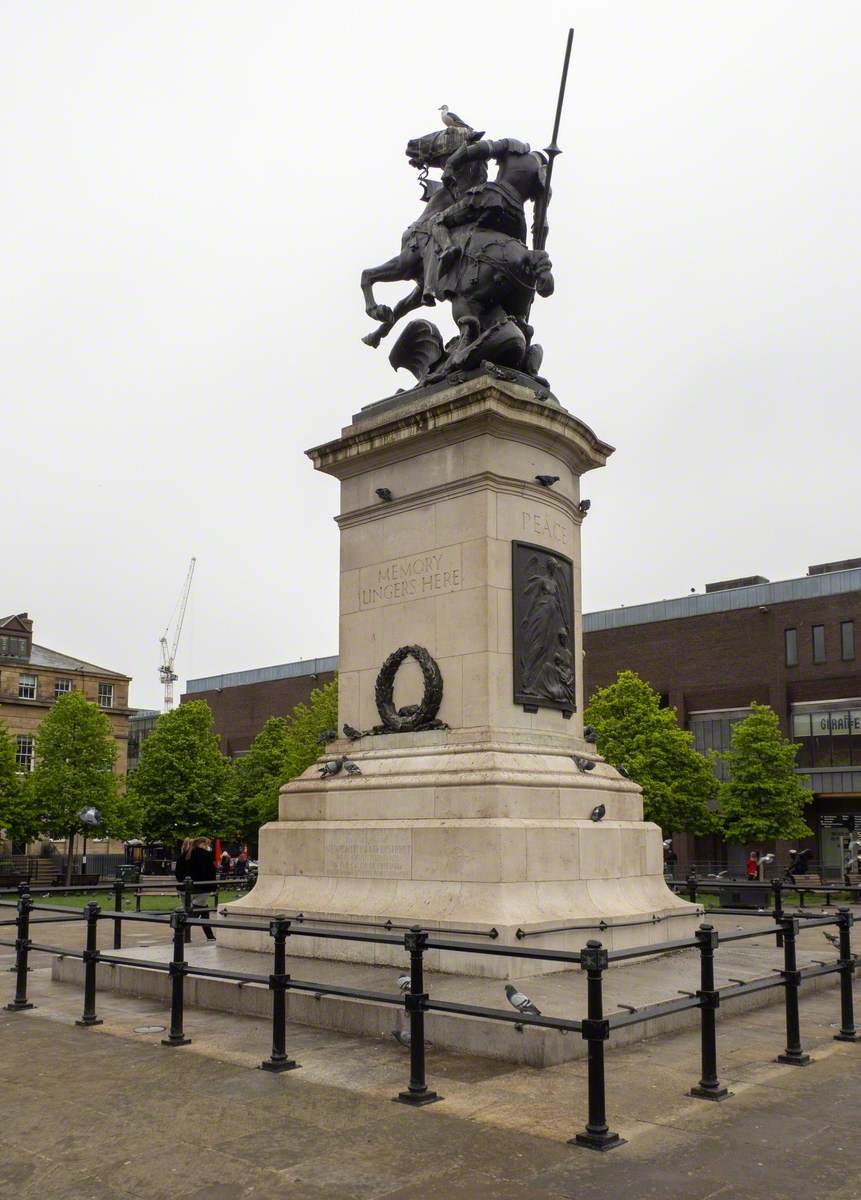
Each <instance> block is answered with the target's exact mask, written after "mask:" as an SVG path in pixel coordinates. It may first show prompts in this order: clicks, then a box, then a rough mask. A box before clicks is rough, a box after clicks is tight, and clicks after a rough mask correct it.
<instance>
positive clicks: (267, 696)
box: [180, 657, 338, 758]
mask: <svg viewBox="0 0 861 1200" xmlns="http://www.w3.org/2000/svg"><path fill="white" fill-rule="evenodd" d="M337 670H338V659H337V657H332V658H308V659H303V660H301V661H300V662H292V663H281V664H280V665H279V666H276V667H258V668H257V669H255V670H251V671H234V672H233V673H232V674H230V675H210V676H207V677H206V678H204V679H189V680H188V681H187V683H186V690H185V691H184V692H183V694H182V697H181V699H180V703H181V704H185V703H187V702H188V701H189V700H205V701H206V703H207V704H208V705H209V707H210V708H211V709H212V713H213V716H214V718H215V732H216V733H217V734H218V736H219V738H220V740H221V751H222V753H223V754H229V755H230V757H231V758H239V757H240V756H241V755H243V754H247V753H248V750H249V748H250V746H251V743H252V742H253V741H254V739H255V737H256V736H257V734H258V733H259V732H260V730H261V729H262V728H263V726H264V725H265V724H266V722H267V721H268V719H269V718H270V717H286V716H287V714H288V713H289V712H290V710H291V709H292V708H295V706H296V705H297V704H307V703H308V701H309V700H310V698H311V692H312V691H313V690H314V689H315V688H318V687H322V686H323V684H324V683H329V682H330V681H331V680H332V679H334V678H335V673H336V671H337Z"/></svg>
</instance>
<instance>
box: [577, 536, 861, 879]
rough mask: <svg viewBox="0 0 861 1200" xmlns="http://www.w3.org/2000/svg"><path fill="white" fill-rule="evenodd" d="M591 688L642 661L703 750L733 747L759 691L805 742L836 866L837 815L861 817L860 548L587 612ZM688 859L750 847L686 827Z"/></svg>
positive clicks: (820, 854) (823, 846) (807, 775)
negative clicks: (776, 576) (851, 554)
mask: <svg viewBox="0 0 861 1200" xmlns="http://www.w3.org/2000/svg"><path fill="white" fill-rule="evenodd" d="M583 629H584V639H583V644H584V648H585V650H586V657H585V663H584V671H585V681H586V695H587V696H588V695H591V694H592V693H593V692H594V691H595V690H596V689H597V688H599V687H604V686H606V685H607V684H608V683H612V682H613V680H614V679H615V678H616V675H617V673H618V672H619V671H621V670H626V669H630V670H633V671H636V672H637V673H638V674H639V675H640V676H642V678H643V679H646V680H648V682H649V683H650V684H651V685H652V687H653V688H655V690H656V691H658V692H660V693H661V694H662V697H663V699H664V702H665V703H666V704H668V705H671V706H672V707H674V708H675V709H676V710H677V712H678V716H679V722H680V723H681V724H682V725H683V726H684V727H685V728H687V729H690V730H691V731H692V732H693V734H694V741H695V745H696V747H697V749H698V750H701V751H703V752H706V751H708V750H711V749H714V750H725V749H728V748H729V744H730V730H731V728H732V725H733V723H734V722H736V721H738V720H740V719H742V718H743V717H744V716H746V715H747V713H748V712H749V711H750V702H751V701H752V700H756V701H757V702H759V703H761V704H769V705H771V707H772V708H773V709H774V710H775V712H776V713H777V714H778V716H779V717H780V722H781V726H782V728H783V731H784V733H785V734H786V735H787V736H788V737H792V738H793V739H794V740H795V741H797V742H798V743H799V744H800V746H801V750H800V751H799V755H798V770H799V773H800V774H801V775H802V776H803V778H804V781H805V783H806V784H807V786H808V787H809V788H810V791H811V806H810V809H809V810H808V813H807V821H808V824H810V825H811V827H812V828H813V829H814V834H815V836H814V838H812V839H811V840H810V841H809V842H808V843H807V844H809V845H810V846H811V847H812V848H813V849H814V852H815V857H816V858H817V859H818V860H819V861H820V862H821V864H822V867H823V869H824V870H825V871H826V872H827V873H829V874H836V873H838V872H839V870H840V863H841V851H842V847H841V837H842V836H844V835H843V834H842V833H841V831H840V830H839V829H838V828H833V827H832V826H831V822H830V820H829V818H833V817H834V816H839V815H841V814H844V813H846V814H849V813H854V814H857V815H858V817H859V828H861V665H859V660H858V658H857V657H856V640H855V639H856V630H858V629H861V559H851V560H848V561H844V562H839V563H823V564H820V565H818V566H813V567H810V568H809V570H808V574H807V575H805V576H802V577H801V578H799V579H786V580H782V581H780V582H777V583H770V582H769V581H768V580H766V579H764V578H762V577H761V576H755V577H753V578H746V579H735V580H727V581H724V582H721V583H712V584H708V585H707V586H706V590H705V593H704V594H700V593H697V594H695V595H690V596H683V597H680V598H679V599H675V600H660V601H656V602H653V603H651V604H639V605H636V606H633V607H631V608H616V609H608V610H606V611H604V612H594V613H589V614H587V615H586V616H584V621H583ZM674 844H675V845H676V849H677V850H680V851H681V857H682V859H683V860H688V859H695V860H698V861H703V860H705V861H709V860H710V861H718V862H721V861H725V862H726V863H727V865H729V866H730V867H731V868H733V869H737V868H738V867H739V866H740V861H741V858H742V855H743V853H744V849H743V848H742V847H733V846H728V847H725V846H724V845H723V844H722V843H721V842H720V841H719V840H718V839H706V838H691V837H683V838H679V837H677V838H676V839H675V843H674Z"/></svg>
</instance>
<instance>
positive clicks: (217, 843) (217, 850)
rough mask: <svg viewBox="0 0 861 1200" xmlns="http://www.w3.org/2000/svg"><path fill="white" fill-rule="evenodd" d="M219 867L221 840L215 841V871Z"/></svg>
mask: <svg viewBox="0 0 861 1200" xmlns="http://www.w3.org/2000/svg"><path fill="white" fill-rule="evenodd" d="M220 866H221V838H216V839H215V869H216V870H218V868H219V867H220Z"/></svg>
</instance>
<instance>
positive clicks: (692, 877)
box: [667, 871, 861, 912]
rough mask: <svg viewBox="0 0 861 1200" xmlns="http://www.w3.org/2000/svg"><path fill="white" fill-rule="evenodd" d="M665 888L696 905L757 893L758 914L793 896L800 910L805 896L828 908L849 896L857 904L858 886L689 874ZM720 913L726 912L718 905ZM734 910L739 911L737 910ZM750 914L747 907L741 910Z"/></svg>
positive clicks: (860, 894)
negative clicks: (732, 894) (819, 899)
mask: <svg viewBox="0 0 861 1200" xmlns="http://www.w3.org/2000/svg"><path fill="white" fill-rule="evenodd" d="M667 886H668V887H669V888H671V889H672V890H673V891H674V892H677V893H678V894H679V895H682V896H685V897H686V898H687V899H688V900H690V901H692V902H693V903H694V904H696V902H697V900H698V899H699V897H700V896H701V895H716V896H718V897H721V896H722V895H723V894H724V893H725V892H740V891H743V892H745V893H747V894H753V895H756V894H759V895H761V897H762V901H763V903H762V905H760V906H759V908H760V911H763V912H764V911H767V910H768V909H769V907H770V906H769V900H771V898H772V897H773V898H774V905H775V907H776V908H777V907H780V905H781V904H782V902H783V900H782V898H783V896H784V895H788V894H792V893H794V894H795V895H796V896H797V897H798V905H799V907H800V908H802V909H803V908H804V897H805V894H807V895H813V896H819V895H821V896H822V897H823V904H824V905H825V907H826V908H828V907H829V906H830V905H831V903H832V901H833V900H834V899H836V898H837V897H849V898H850V899H851V900H852V902H853V903H855V904H857V903H859V901H861V887H858V886H855V885H852V884H846V883H821V884H808V883H804V882H801V883H795V882H793V881H792V880H789V879H703V878H701V877H700V876H698V875H697V874H696V873H695V872H693V871H692V872H691V873H690V874H689V875H688V876H687V878H686V879H672V880H667ZM721 911H722V912H725V911H730V912H732V911H735V910H732V909H730V910H726V909H725V908H724V905H723V903H721ZM738 911H742V910H741V909H739V910H738ZM744 911H745V912H750V908H749V906H748V907H746V908H745V909H744Z"/></svg>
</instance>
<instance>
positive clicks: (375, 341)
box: [362, 329, 382, 350]
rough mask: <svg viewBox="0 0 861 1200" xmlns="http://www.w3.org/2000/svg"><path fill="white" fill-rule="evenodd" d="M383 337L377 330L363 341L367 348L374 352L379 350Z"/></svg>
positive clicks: (367, 334) (366, 335) (368, 334)
mask: <svg viewBox="0 0 861 1200" xmlns="http://www.w3.org/2000/svg"><path fill="white" fill-rule="evenodd" d="M381 337H382V335H381V334H379V333H378V332H377V331H376V329H375V330H374V331H373V332H372V333H366V334H365V336H364V337H363V338H362V341H363V342H364V343H365V345H366V346H370V347H371V349H372V350H377V349H379V345H380V340H381Z"/></svg>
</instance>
